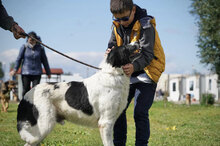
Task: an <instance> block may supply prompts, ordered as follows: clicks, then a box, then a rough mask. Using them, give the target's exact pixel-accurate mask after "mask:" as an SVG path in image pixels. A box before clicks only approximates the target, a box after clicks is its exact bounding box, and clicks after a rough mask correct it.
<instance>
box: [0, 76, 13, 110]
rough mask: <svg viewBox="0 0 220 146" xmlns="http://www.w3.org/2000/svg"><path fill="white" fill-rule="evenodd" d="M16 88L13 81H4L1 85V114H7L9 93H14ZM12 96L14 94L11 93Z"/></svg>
mask: <svg viewBox="0 0 220 146" xmlns="http://www.w3.org/2000/svg"><path fill="white" fill-rule="evenodd" d="M15 88H16V83H15V82H14V81H11V80H9V81H6V82H2V83H1V89H0V99H1V104H2V108H1V110H2V111H3V112H7V111H8V108H9V100H10V91H12V92H13V91H14V90H15ZM13 96H15V95H14V92H13Z"/></svg>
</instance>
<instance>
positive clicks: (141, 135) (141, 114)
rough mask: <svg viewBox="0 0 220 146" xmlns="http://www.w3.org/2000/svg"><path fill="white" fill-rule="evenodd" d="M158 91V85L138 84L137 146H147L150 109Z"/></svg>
mask: <svg viewBox="0 0 220 146" xmlns="http://www.w3.org/2000/svg"><path fill="white" fill-rule="evenodd" d="M155 90H156V84H147V83H138V85H137V90H136V93H135V108H134V120H135V125H136V142H135V145H136V146H147V145H148V139H149V137H150V122H149V118H148V110H149V109H150V107H151V105H152V103H153V100H154V94H155Z"/></svg>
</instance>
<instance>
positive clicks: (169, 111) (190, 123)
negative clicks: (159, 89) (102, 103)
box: [0, 102, 220, 146]
mask: <svg viewBox="0 0 220 146" xmlns="http://www.w3.org/2000/svg"><path fill="white" fill-rule="evenodd" d="M16 110H17V104H15V103H11V104H10V108H9V111H8V113H0V146H21V145H24V142H23V141H22V140H21V139H20V137H19V135H18V133H17V130H16ZM127 115H128V140H127V146H134V142H135V126H134V120H133V104H131V105H130V107H129V109H128V111H127ZM150 122H151V137H150V142H149V145H150V146H219V145H220V107H214V106H208V107H207V106H200V105H192V106H191V107H188V106H186V105H175V104H172V103H167V106H166V107H164V105H163V102H154V104H153V106H152V108H151V110H150ZM172 128H173V129H172ZM72 145H74V146H102V142H101V139H100V135H99V131H98V129H94V128H88V127H82V126H78V125H74V124H72V123H69V122H66V124H65V125H63V126H61V125H59V124H57V126H56V127H55V129H54V130H53V131H52V133H51V134H50V135H49V136H48V137H47V138H46V139H45V140H44V141H43V142H42V144H41V146H72Z"/></svg>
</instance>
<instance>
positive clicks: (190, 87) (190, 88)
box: [189, 81, 194, 91]
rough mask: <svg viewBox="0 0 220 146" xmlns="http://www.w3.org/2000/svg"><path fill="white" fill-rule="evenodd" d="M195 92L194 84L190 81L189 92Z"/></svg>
mask: <svg viewBox="0 0 220 146" xmlns="http://www.w3.org/2000/svg"><path fill="white" fill-rule="evenodd" d="M193 90H194V82H193V81H189V91H193Z"/></svg>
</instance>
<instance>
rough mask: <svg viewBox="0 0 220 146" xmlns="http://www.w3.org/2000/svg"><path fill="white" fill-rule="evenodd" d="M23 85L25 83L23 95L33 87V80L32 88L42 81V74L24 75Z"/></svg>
mask: <svg viewBox="0 0 220 146" xmlns="http://www.w3.org/2000/svg"><path fill="white" fill-rule="evenodd" d="M21 79H22V85H23V92H22V97H23V98H24V95H25V94H26V93H27V92H28V91H29V90H30V89H31V82H32V88H33V87H34V86H36V85H37V84H39V83H40V79H41V75H22V76H21Z"/></svg>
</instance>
